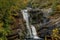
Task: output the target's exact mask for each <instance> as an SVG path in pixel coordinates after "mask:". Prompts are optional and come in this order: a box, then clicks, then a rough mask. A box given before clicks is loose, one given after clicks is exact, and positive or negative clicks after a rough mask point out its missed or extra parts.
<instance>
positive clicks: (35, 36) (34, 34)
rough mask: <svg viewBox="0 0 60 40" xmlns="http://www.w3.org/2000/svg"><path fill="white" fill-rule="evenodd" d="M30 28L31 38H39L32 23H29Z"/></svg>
mask: <svg viewBox="0 0 60 40" xmlns="http://www.w3.org/2000/svg"><path fill="white" fill-rule="evenodd" d="M31 29H32V34H33V38H34V39H39V37H38V36H37V32H36V28H35V27H34V26H33V25H31Z"/></svg>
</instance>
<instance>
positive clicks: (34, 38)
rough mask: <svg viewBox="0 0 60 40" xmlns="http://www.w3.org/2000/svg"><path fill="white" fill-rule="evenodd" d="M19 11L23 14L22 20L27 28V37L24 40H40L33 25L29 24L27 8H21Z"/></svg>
mask: <svg viewBox="0 0 60 40" xmlns="http://www.w3.org/2000/svg"><path fill="white" fill-rule="evenodd" d="M21 12H22V14H23V18H24V20H25V21H26V26H27V29H28V31H27V32H28V33H27V34H29V36H28V39H26V40H42V39H41V38H39V37H38V36H37V32H36V29H35V27H34V26H33V25H31V24H29V14H28V10H27V9H25V10H21Z"/></svg>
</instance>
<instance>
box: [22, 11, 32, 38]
mask: <svg viewBox="0 0 60 40" xmlns="http://www.w3.org/2000/svg"><path fill="white" fill-rule="evenodd" d="M22 14H23V18H24V20H25V21H26V26H27V29H28V35H29V36H30V37H32V34H31V29H30V25H29V19H28V18H29V15H28V13H27V10H22Z"/></svg>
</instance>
